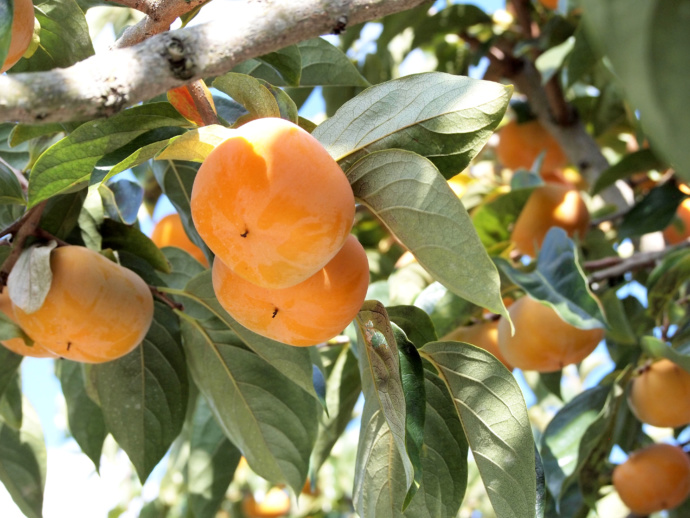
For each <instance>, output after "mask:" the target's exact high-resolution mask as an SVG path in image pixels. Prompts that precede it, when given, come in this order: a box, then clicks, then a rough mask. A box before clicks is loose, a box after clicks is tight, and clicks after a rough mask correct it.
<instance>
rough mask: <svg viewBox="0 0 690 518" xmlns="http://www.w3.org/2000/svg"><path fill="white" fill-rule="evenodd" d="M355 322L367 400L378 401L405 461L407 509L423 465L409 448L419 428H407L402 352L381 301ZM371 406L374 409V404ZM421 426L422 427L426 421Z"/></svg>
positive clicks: (369, 304) (367, 305) (366, 307)
mask: <svg viewBox="0 0 690 518" xmlns="http://www.w3.org/2000/svg"><path fill="white" fill-rule="evenodd" d="M356 322H357V327H358V337H359V340H358V341H357V342H358V357H359V360H360V376H361V379H362V389H363V392H364V399H365V401H366V402H375V405H374V406H375V409H374V410H371V411H372V412H375V413H381V415H382V416H383V417H384V419H385V421H384V423H385V425H386V426H385V428H386V429H387V430H388V432H389V433H390V434H391V435H392V438H393V445H394V447H395V448H396V450H397V452H398V455H399V456H400V459H401V461H402V467H403V469H404V479H403V480H401V481H400V482H401V483H403V484H404V487H405V490H406V493H407V494H406V495H405V498H404V500H403V502H401V503H400V506H401V507H400V509H402V510H404V508H405V507H407V504H408V503H409V500H410V498H411V497H412V496H413V495H414V493H415V492H416V490H417V489H418V486H419V478H420V476H421V473H420V470H421V465H420V461H419V452H418V451H416V450H415V449H414V448H412V449H410V448H408V441H410V440H411V439H412V438H410V437H408V433H411V432H414V431H415V430H416V427H415V426H414V425H413V426H412V428H410V427H408V415H407V410H408V406H407V403H408V398H407V396H408V395H407V393H406V392H405V389H404V385H403V379H402V373H401V369H400V356H399V354H400V353H399V351H398V346H397V343H396V340H395V336H394V334H393V330H392V328H391V323H390V320H389V319H388V314H387V313H386V309H385V308H384V307H383V305H382V304H381V303H380V302H377V301H366V302H365V303H364V305H363V306H362V309H361V310H360V312H359V314H358V315H357V320H356ZM369 406H370V408H371V407H372V405H371V404H370V405H369ZM410 417H413V416H410ZM363 419H364V418H363ZM363 422H364V421H363ZM419 424H420V425H421V426H423V421H422V423H419ZM378 426H381V424H379V425H378ZM355 487H357V482H356V481H355Z"/></svg>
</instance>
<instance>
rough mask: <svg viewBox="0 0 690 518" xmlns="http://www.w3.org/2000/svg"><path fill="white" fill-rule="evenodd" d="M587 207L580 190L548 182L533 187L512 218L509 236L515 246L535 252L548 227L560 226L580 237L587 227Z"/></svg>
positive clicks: (527, 251) (532, 253) (572, 234)
mask: <svg viewBox="0 0 690 518" xmlns="http://www.w3.org/2000/svg"><path fill="white" fill-rule="evenodd" d="M589 219H590V218H589V210H588V209H587V205H586V204H585V202H584V200H583V199H582V196H581V195H580V193H579V191H577V190H576V189H574V188H572V187H568V186H566V185H559V184H555V183H547V184H545V185H542V186H540V187H537V188H536V189H534V191H533V192H532V194H531V195H530V197H529V199H528V200H527V203H525V206H524V207H523V209H522V211H521V212H520V215H519V216H518V218H517V220H516V221H515V225H514V226H513V231H512V233H511V240H512V242H513V243H514V244H515V246H516V247H517V249H518V250H520V251H521V252H522V253H524V254H527V255H529V256H531V257H534V256H535V255H536V251H537V247H539V246H541V244H542V242H543V241H544V238H545V237H546V234H547V232H548V231H549V229H550V228H551V227H561V228H562V229H564V230H565V231H566V233H567V234H568V236H570V237H575V236H578V237H580V238H581V237H583V236H584V235H585V234H586V233H587V230H588V229H589Z"/></svg>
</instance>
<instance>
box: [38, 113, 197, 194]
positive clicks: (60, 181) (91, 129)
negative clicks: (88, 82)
mask: <svg viewBox="0 0 690 518" xmlns="http://www.w3.org/2000/svg"><path fill="white" fill-rule="evenodd" d="M187 124H188V123H187V120H186V119H185V118H184V117H182V116H181V115H180V114H179V113H177V111H176V110H175V108H173V107H172V106H171V105H170V104H169V103H167V102H165V103H150V104H143V105H140V106H135V107H133V108H130V109H128V110H125V111H123V112H121V113H118V114H117V115H114V116H112V117H110V118H109V119H105V120H103V119H98V120H95V121H91V122H87V123H86V124H82V125H81V126H79V127H78V128H77V129H76V130H74V131H73V132H72V133H71V134H70V135H69V136H68V137H65V138H64V139H62V140H60V141H59V142H58V143H57V144H55V145H53V146H51V147H50V148H48V150H47V151H46V152H45V153H43V155H41V157H40V158H39V159H38V160H37V161H36V164H34V167H33V168H32V170H31V175H30V176H29V205H30V206H34V205H36V204H37V203H39V202H41V201H43V200H45V199H47V198H50V197H51V196H54V195H55V194H59V193H63V192H67V191H73V190H76V189H78V188H81V187H83V186H84V185H85V184H86V183H88V181H89V179H90V177H91V173H92V171H93V169H94V167H95V166H96V164H97V163H98V161H99V160H100V159H101V158H102V157H103V156H104V155H106V154H108V153H111V152H113V151H115V150H116V149H119V148H121V147H122V146H125V145H126V144H128V143H129V142H131V141H132V140H134V139H135V138H137V137H138V136H139V135H142V134H144V133H146V132H147V131H150V130H152V129H155V128H162V127H166V126H185V125H187Z"/></svg>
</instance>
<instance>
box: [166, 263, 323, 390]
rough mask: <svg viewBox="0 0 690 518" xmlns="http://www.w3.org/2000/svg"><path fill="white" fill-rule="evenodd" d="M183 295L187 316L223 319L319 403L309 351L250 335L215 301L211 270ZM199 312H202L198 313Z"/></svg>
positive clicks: (238, 334)
mask: <svg viewBox="0 0 690 518" xmlns="http://www.w3.org/2000/svg"><path fill="white" fill-rule="evenodd" d="M180 295H181V296H182V297H184V298H185V299H186V300H182V302H183V303H185V308H186V311H187V313H189V314H190V315H192V316H193V317H194V318H197V319H207V318H210V317H216V318H218V319H220V320H221V321H222V322H223V324H225V326H227V327H228V328H229V329H231V330H232V331H234V333H236V334H237V337H238V339H239V340H241V341H242V342H244V344H245V345H246V346H247V347H249V348H250V349H251V350H252V351H254V352H255V353H256V354H257V355H258V356H259V357H260V358H261V359H262V360H263V361H265V362H267V363H269V364H270V365H272V366H273V367H275V368H276V369H277V370H279V371H280V372H281V373H283V374H284V375H285V376H287V377H289V378H290V379H291V380H292V382H293V383H295V384H296V385H298V386H299V387H301V388H302V390H304V392H306V393H307V394H309V395H310V396H312V397H313V398H314V399H316V400H318V396H317V395H316V392H315V391H314V384H313V381H312V374H313V370H312V363H311V358H310V356H309V351H308V350H307V349H306V348H304V347H293V346H288V345H286V344H283V343H280V342H276V341H275V340H271V339H269V338H266V337H264V336H261V335H259V334H257V333H254V332H253V331H249V330H248V329H246V328H245V327H243V326H241V325H240V324H239V323H237V322H236V321H235V319H233V318H232V317H231V316H230V315H229V314H228V313H227V312H226V311H225V310H224V309H223V308H222V306H221V305H220V303H219V302H218V299H216V294H215V292H214V291H213V284H212V282H211V270H206V271H205V272H203V273H201V274H200V275H197V276H196V277H194V278H193V279H192V280H191V281H190V282H189V284H187V286H186V288H185V291H184V292H182V293H181V294H180ZM188 302H194V303H196V304H198V305H201V307H200V308H199V307H198V306H197V311H196V312H193V311H192V307H191V306H189V305H188ZM199 310H201V311H200V312H199Z"/></svg>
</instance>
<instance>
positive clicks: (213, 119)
mask: <svg viewBox="0 0 690 518" xmlns="http://www.w3.org/2000/svg"><path fill="white" fill-rule="evenodd" d="M186 88H187V91H188V92H189V94H190V95H191V96H192V100H193V101H194V106H196V109H197V111H198V112H199V115H201V120H202V121H204V126H210V125H211V124H220V120H219V119H218V115H216V112H215V110H214V109H213V106H211V103H210V102H209V101H208V99H207V98H206V92H205V91H204V83H203V79H199V80H197V81H194V82H193V83H189V84H188V85H187V86H186Z"/></svg>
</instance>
